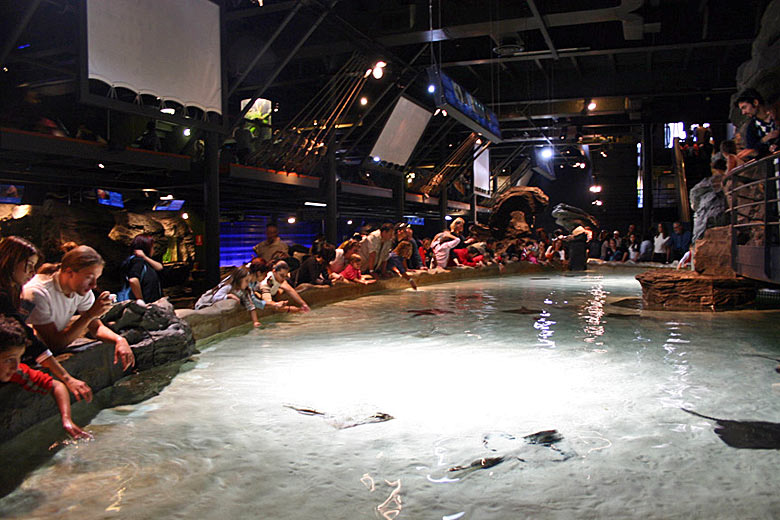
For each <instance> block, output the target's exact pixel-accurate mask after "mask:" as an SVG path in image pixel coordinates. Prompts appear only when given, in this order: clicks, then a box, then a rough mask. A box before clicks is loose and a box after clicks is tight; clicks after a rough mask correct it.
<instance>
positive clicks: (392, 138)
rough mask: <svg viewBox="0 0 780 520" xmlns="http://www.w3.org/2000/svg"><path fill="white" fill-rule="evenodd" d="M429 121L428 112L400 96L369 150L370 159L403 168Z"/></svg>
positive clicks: (429, 115)
mask: <svg viewBox="0 0 780 520" xmlns="http://www.w3.org/2000/svg"><path fill="white" fill-rule="evenodd" d="M430 119H431V113H430V112H429V111H427V110H426V109H424V108H423V107H421V106H420V105H418V104H417V103H415V102H414V101H411V100H409V99H408V98H406V97H404V96H401V97H400V98H399V99H398V103H396V105H395V108H393V112H392V113H391V114H390V118H389V119H388V120H387V123H385V127H384V128H383V129H382V133H381V134H379V139H377V141H376V144H375V145H374V148H373V149H372V150H371V157H374V158H376V157H379V159H380V160H382V161H387V162H389V163H393V164H400V165H402V166H405V165H406V163H407V162H408V161H409V156H410V155H412V152H413V151H414V147H415V146H417V141H419V140H420V137H422V134H423V132H425V127H426V126H428V121H429V120H430Z"/></svg>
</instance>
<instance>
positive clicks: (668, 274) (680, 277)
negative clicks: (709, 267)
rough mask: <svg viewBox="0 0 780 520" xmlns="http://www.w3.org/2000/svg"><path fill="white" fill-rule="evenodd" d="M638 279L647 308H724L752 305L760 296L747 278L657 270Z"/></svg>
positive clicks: (678, 309)
mask: <svg viewBox="0 0 780 520" xmlns="http://www.w3.org/2000/svg"><path fill="white" fill-rule="evenodd" d="M636 279H637V280H639V283H640V284H641V285H642V300H643V304H644V308H645V309H650V310H668V311H724V310H732V309H741V308H744V307H747V306H750V305H752V304H753V303H754V302H755V299H756V291H757V285H756V283H755V282H753V281H751V280H748V279H745V278H738V277H733V276H706V275H701V274H698V273H695V272H691V271H678V270H671V269H653V270H651V271H646V272H644V273H641V274H638V275H636Z"/></svg>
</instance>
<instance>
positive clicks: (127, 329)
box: [0, 262, 553, 444]
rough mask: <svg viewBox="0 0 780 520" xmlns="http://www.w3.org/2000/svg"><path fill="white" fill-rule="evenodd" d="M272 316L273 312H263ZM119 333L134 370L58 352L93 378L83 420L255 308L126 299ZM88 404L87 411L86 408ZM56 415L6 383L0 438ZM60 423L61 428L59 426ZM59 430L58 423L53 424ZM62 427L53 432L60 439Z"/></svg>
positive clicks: (110, 358)
mask: <svg viewBox="0 0 780 520" xmlns="http://www.w3.org/2000/svg"><path fill="white" fill-rule="evenodd" d="M551 270H553V268H551V267H545V266H539V265H535V264H530V263H526V262H518V263H514V264H509V265H507V266H506V267H505V268H504V270H503V272H502V271H499V268H498V266H488V267H483V268H479V269H472V268H456V269H453V270H451V271H447V272H436V273H427V272H424V273H421V274H419V275H417V276H416V280H417V284H418V285H420V286H425V285H431V284H438V283H446V282H454V281H458V280H471V279H475V278H488V277H495V276H499V275H502V274H503V275H509V274H521V273H536V272H542V271H551ZM408 287H409V283H408V282H407V281H405V280H403V279H402V278H394V279H389V280H380V281H378V282H377V283H374V284H371V285H358V284H337V285H336V286H334V287H330V288H324V289H310V290H308V291H305V292H303V293H302V294H301V296H302V297H303V299H304V300H306V302H307V303H308V304H309V305H310V306H319V305H324V304H327V303H331V302H336V301H341V300H348V299H353V298H358V297H360V296H364V295H366V294H373V293H377V292H381V291H386V290H393V289H405V288H408ZM258 314H259V316H260V317H261V318H262V317H268V316H271V315H274V314H275V313H272V312H269V311H260V312H258ZM104 321H106V322H107V324H110V325H111V326H112V327H113V328H114V329H115V330H117V331H118V332H120V333H121V334H122V335H123V336H125V337H126V338H127V340H128V343H130V344H131V346H132V347H133V352H134V354H135V356H136V366H135V369H134V371H133V373H132V374H125V373H123V371H122V369H121V368H120V367H118V366H117V365H114V348H113V345H107V344H105V343H101V342H99V341H89V340H84V341H82V343H81V344H80V345H78V346H76V347H71V348H70V349H69V351H68V352H67V353H66V354H62V355H60V356H58V357H57V359H59V360H60V362H61V363H62V364H63V366H64V367H65V368H66V369H67V370H68V372H70V374H71V375H73V376H74V377H77V378H79V379H81V380H83V381H85V382H87V383H88V384H89V385H90V386H91V387H92V390H93V392H94V393H95V394H96V403H97V405H96V404H95V403H93V404H92V405H90V406H87V405H86V404H85V403H74V406H73V416H74V419H75V420H76V421H77V422H79V421H81V422H84V421H86V420H89V419H90V416H94V414H96V413H97V412H98V411H99V409H100V408H103V407H111V406H118V405H121V404H132V403H136V402H139V401H142V400H144V399H148V398H149V397H152V396H154V395H156V394H157V393H159V391H160V390H161V389H162V388H164V387H165V386H166V385H167V384H168V383H169V382H170V381H171V379H172V378H173V377H174V376H175V374H176V372H177V371H178V367H179V364H180V362H181V361H183V360H186V359H188V358H190V356H191V355H192V354H194V353H196V352H197V351H196V350H195V341H196V340H197V341H198V342H199V343H201V342H204V341H209V340H210V338H211V339H213V338H215V337H216V336H217V335H219V334H220V333H225V332H228V331H230V330H231V329H234V328H236V327H240V326H245V325H247V324H248V323H249V313H248V312H247V311H246V310H245V309H244V308H243V306H241V305H240V304H238V303H237V302H235V301H233V300H229V301H222V302H218V303H217V304H215V305H214V306H212V307H210V308H207V309H203V310H198V311H195V310H191V309H179V310H176V311H175V314H174V311H173V309H172V308H171V307H168V306H161V307H154V308H149V309H143V308H141V307H139V306H137V305H136V304H135V303H132V302H127V303H124V304H119V305H117V306H115V307H114V308H112V309H111V310H110V311H109V312H108V313H107V315H106V316H105V320H104ZM87 410H89V412H87ZM57 415H58V411H57V407H56V406H55V404H54V400H53V399H51V398H50V397H48V396H41V395H39V394H33V393H30V392H25V391H24V390H22V389H21V388H20V387H18V386H16V385H11V384H6V385H0V444H2V443H6V442H7V441H9V440H11V439H13V438H14V437H16V436H18V435H20V434H22V435H24V432H25V431H26V430H28V429H29V428H31V427H33V426H35V425H36V424H38V423H41V422H43V421H48V422H47V424H50V423H52V418H54V417H56V416H57ZM57 428H58V427H57ZM55 429H56V428H55ZM63 436H64V433H62V431H61V430H59V431H58V432H56V434H55V435H54V438H62V437H63Z"/></svg>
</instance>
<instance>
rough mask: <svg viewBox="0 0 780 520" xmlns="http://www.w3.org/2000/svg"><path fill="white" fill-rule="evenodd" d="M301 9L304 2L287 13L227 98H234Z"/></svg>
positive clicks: (234, 84)
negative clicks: (237, 90)
mask: <svg viewBox="0 0 780 520" xmlns="http://www.w3.org/2000/svg"><path fill="white" fill-rule="evenodd" d="M301 7H303V2H297V3H296V4H295V7H293V8H292V10H291V11H290V12H289V13H287V16H286V17H285V18H284V21H282V23H281V24H279V25H278V26H277V27H276V30H275V31H274V33H273V34H272V35H271V37H270V38H268V40H266V42H265V44H263V47H262V48H261V49H260V50H259V51H258V52H257V54H255V57H254V58H253V59H252V61H251V63H249V65H247V67H246V69H244V72H242V73H241V74H240V75H239V76H238V78H237V79H236V81H235V82H234V83H233V85H232V86H231V87H230V90H228V93H227V97H230V96H232V95H233V93H234V92H235V91H236V89H237V88H238V87H239V86H240V85H241V83H242V82H243V81H244V80H245V79H246V77H247V76H248V75H249V73H250V72H252V70H254V68H255V66H256V65H257V62H258V61H260V58H262V57H263V56H264V55H265V53H266V51H268V49H269V48H270V47H271V44H273V43H274V42H275V41H276V39H277V38H278V37H279V35H280V34H282V31H284V29H285V28H286V27H287V25H288V24H289V23H290V22H291V21H292V19H293V18H294V17H295V15H296V14H298V11H300V10H301Z"/></svg>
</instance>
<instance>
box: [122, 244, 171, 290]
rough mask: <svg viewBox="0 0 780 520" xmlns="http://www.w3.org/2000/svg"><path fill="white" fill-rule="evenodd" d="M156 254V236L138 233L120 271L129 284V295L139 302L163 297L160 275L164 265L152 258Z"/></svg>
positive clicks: (125, 281)
mask: <svg viewBox="0 0 780 520" xmlns="http://www.w3.org/2000/svg"><path fill="white" fill-rule="evenodd" d="M153 254H154V238H152V237H151V236H150V235H144V234H141V235H136V237H135V238H133V241H132V242H131V243H130V256H128V257H127V258H126V259H125V261H124V262H122V266H121V269H120V271H121V272H122V274H123V276H124V283H125V284H127V285H128V286H129V289H130V294H129V295H128V297H129V298H130V299H134V300H135V301H136V302H138V303H151V302H156V301H157V300H159V299H160V298H162V288H161V287H160V277H159V276H157V272H158V271H162V269H163V265H162V264H161V263H160V262H158V261H156V260H154V259H152V255H153Z"/></svg>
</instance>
